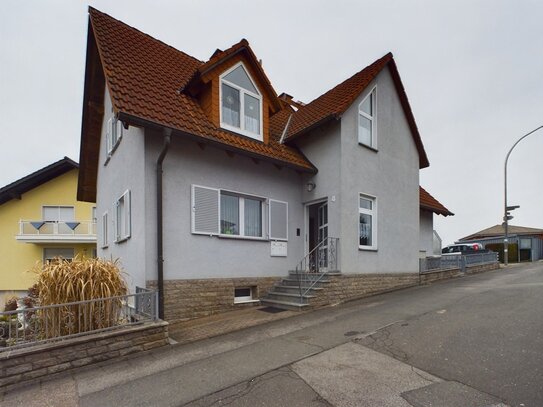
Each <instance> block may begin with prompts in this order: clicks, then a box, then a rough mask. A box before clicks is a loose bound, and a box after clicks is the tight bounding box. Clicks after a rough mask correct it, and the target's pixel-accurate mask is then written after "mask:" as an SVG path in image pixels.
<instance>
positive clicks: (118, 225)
mask: <svg viewBox="0 0 543 407" xmlns="http://www.w3.org/2000/svg"><path fill="white" fill-rule="evenodd" d="M130 229H131V214H130V191H126V192H125V193H124V194H123V195H122V196H121V197H120V198H119V199H118V200H117V201H116V202H115V242H117V243H120V242H124V241H125V240H126V239H128V238H129V237H130V233H131V230H130Z"/></svg>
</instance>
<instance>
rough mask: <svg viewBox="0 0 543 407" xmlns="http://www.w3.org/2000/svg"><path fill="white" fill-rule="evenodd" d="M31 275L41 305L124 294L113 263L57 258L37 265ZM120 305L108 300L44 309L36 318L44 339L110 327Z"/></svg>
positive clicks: (119, 312) (117, 301) (125, 291)
mask: <svg viewBox="0 0 543 407" xmlns="http://www.w3.org/2000/svg"><path fill="white" fill-rule="evenodd" d="M34 272H36V273H37V275H38V281H37V283H36V285H35V290H37V292H38V293H39V294H38V297H39V303H40V305H41V306H46V305H54V304H66V303H73V302H80V301H87V300H95V299H100V298H109V297H116V296H122V295H125V294H126V293H127V291H128V290H127V286H126V283H125V281H124V279H123V277H122V272H121V270H120V269H119V267H118V263H117V261H107V260H102V259H95V258H86V257H79V256H76V258H74V259H73V260H72V261H68V260H64V259H61V258H57V259H54V260H53V261H50V262H48V263H46V264H37V265H36V266H35V268H34ZM122 306H123V303H122V301H121V299H119V298H117V299H108V300H102V301H93V302H90V303H84V304H72V305H66V306H62V307H54V308H48V309H45V310H42V311H41V312H40V315H39V317H40V319H41V324H42V327H43V326H47V329H46V332H45V333H44V334H45V337H53V336H61V335H67V334H72V333H79V332H85V331H89V330H93V329H101V328H107V327H110V326H114V325H116V324H117V323H118V321H119V317H120V314H121V310H122Z"/></svg>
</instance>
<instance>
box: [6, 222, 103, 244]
mask: <svg viewBox="0 0 543 407" xmlns="http://www.w3.org/2000/svg"><path fill="white" fill-rule="evenodd" d="M15 239H17V240H18V241H20V242H26V243H96V222H93V221H90V220H89V221H70V222H68V221H44V220H21V221H19V234H18V235H17V236H15Z"/></svg>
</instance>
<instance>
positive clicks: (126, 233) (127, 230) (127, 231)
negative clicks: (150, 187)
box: [123, 190, 132, 238]
mask: <svg viewBox="0 0 543 407" xmlns="http://www.w3.org/2000/svg"><path fill="white" fill-rule="evenodd" d="M130 201H131V199H130V190H128V191H126V192H125V193H124V210H125V223H124V227H125V230H124V231H123V232H124V236H123V237H125V238H129V237H130V234H131V229H132V214H131V202H130Z"/></svg>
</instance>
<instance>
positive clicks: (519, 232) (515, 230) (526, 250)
mask: <svg viewBox="0 0 543 407" xmlns="http://www.w3.org/2000/svg"><path fill="white" fill-rule="evenodd" d="M507 235H508V240H509V244H516V245H517V253H513V254H511V253H510V256H511V255H513V258H516V259H518V260H519V261H537V260H540V259H543V229H535V228H527V227H523V226H513V225H509V229H508V232H507ZM504 237H505V229H504V227H503V226H502V225H495V226H492V227H489V228H487V229H483V230H480V231H479V232H475V233H473V234H471V235H469V236H466V237H463V238H462V239H459V240H458V242H457V243H460V242H461V243H482V244H483V246H485V247H486V246H488V245H491V246H492V245H498V246H497V247H500V246H499V245H503V239H504ZM493 249H496V246H495V247H494V248H493ZM502 250H503V249H502ZM509 251H510V252H511V249H509ZM500 259H501V256H500ZM510 261H511V259H510Z"/></svg>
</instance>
